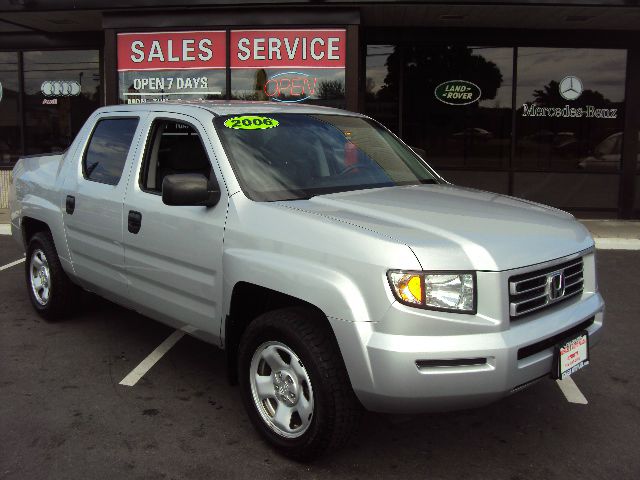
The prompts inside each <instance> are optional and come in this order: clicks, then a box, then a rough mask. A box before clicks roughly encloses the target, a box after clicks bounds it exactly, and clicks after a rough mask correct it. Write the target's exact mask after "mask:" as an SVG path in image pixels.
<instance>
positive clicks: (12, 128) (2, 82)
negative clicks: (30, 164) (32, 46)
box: [0, 52, 22, 166]
mask: <svg viewBox="0 0 640 480" xmlns="http://www.w3.org/2000/svg"><path fill="white" fill-rule="evenodd" d="M19 96H20V94H19V90H18V54H17V53H14V52H7V53H3V52H0V166H5V165H11V164H12V163H14V162H15V161H16V160H17V159H18V156H19V155H20V151H21V149H22V146H21V145H20V117H19V110H18V105H19V101H18V100H19Z"/></svg>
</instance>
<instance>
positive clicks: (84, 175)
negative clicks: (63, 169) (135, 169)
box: [80, 115, 141, 187]
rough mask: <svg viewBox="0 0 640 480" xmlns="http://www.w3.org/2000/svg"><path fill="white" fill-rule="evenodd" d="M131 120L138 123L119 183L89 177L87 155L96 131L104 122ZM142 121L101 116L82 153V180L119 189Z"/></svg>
mask: <svg viewBox="0 0 640 480" xmlns="http://www.w3.org/2000/svg"><path fill="white" fill-rule="evenodd" d="M131 119H134V120H136V122H137V123H136V129H135V131H134V132H133V136H132V137H131V143H130V144H129V149H128V150H127V156H126V158H125V160H124V163H123V164H122V171H121V172H120V177H118V181H117V182H116V183H109V182H101V181H99V180H95V179H93V178H89V177H87V168H86V165H87V153H88V152H89V147H90V146H91V140H93V136H94V135H95V133H96V129H97V128H98V125H99V124H100V122H103V121H105V120H131ZM140 120H141V117H140V116H139V115H114V116H110V115H106V116H101V117H99V118H97V119H96V121H95V123H94V124H93V126H92V127H91V132H90V133H89V135H88V137H87V143H86V145H85V147H84V151H83V152H82V160H81V162H80V166H81V168H82V178H84V179H85V180H86V181H88V182H93V183H99V184H102V185H109V186H110V187H117V186H118V185H120V181H121V180H122V173H123V172H124V169H125V167H126V165H127V160H128V159H129V154H130V153H131V147H132V146H133V143H134V142H135V140H136V132H137V131H138V128H140Z"/></svg>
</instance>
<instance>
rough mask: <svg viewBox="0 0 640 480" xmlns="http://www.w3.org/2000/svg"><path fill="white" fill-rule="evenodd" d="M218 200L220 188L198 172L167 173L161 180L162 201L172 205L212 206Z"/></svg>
mask: <svg viewBox="0 0 640 480" xmlns="http://www.w3.org/2000/svg"><path fill="white" fill-rule="evenodd" d="M219 201H220V188H219V187H218V185H217V183H216V182H215V180H213V181H209V180H207V177H205V176H204V175H201V174H199V173H180V174H175V175H167V176H166V177H164V179H163V180H162V202H163V203H164V204H165V205H174V206H194V207H195V206H204V207H213V206H215V205H216V204H217V203H218V202H219Z"/></svg>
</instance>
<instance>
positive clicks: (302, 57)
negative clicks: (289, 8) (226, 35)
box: [231, 29, 346, 69]
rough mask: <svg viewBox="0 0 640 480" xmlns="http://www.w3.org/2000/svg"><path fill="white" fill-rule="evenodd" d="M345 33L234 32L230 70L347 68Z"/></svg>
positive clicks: (311, 31)
mask: <svg viewBox="0 0 640 480" xmlns="http://www.w3.org/2000/svg"><path fill="white" fill-rule="evenodd" d="M345 38H346V33H345V30H344V29H342V30H235V31H232V32H231V68H301V69H302V68H344V66H345V52H346V48H345V43H346V40H345Z"/></svg>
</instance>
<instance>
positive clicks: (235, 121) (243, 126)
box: [224, 115, 280, 130]
mask: <svg viewBox="0 0 640 480" xmlns="http://www.w3.org/2000/svg"><path fill="white" fill-rule="evenodd" d="M278 125H280V122H278V120H276V119H275V118H269V117H258V116H255V115H243V116H241V117H232V118H229V119H227V120H225V122H224V126H225V127H227V128H233V129H234V130H264V129H266V128H275V127H277V126H278Z"/></svg>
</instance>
